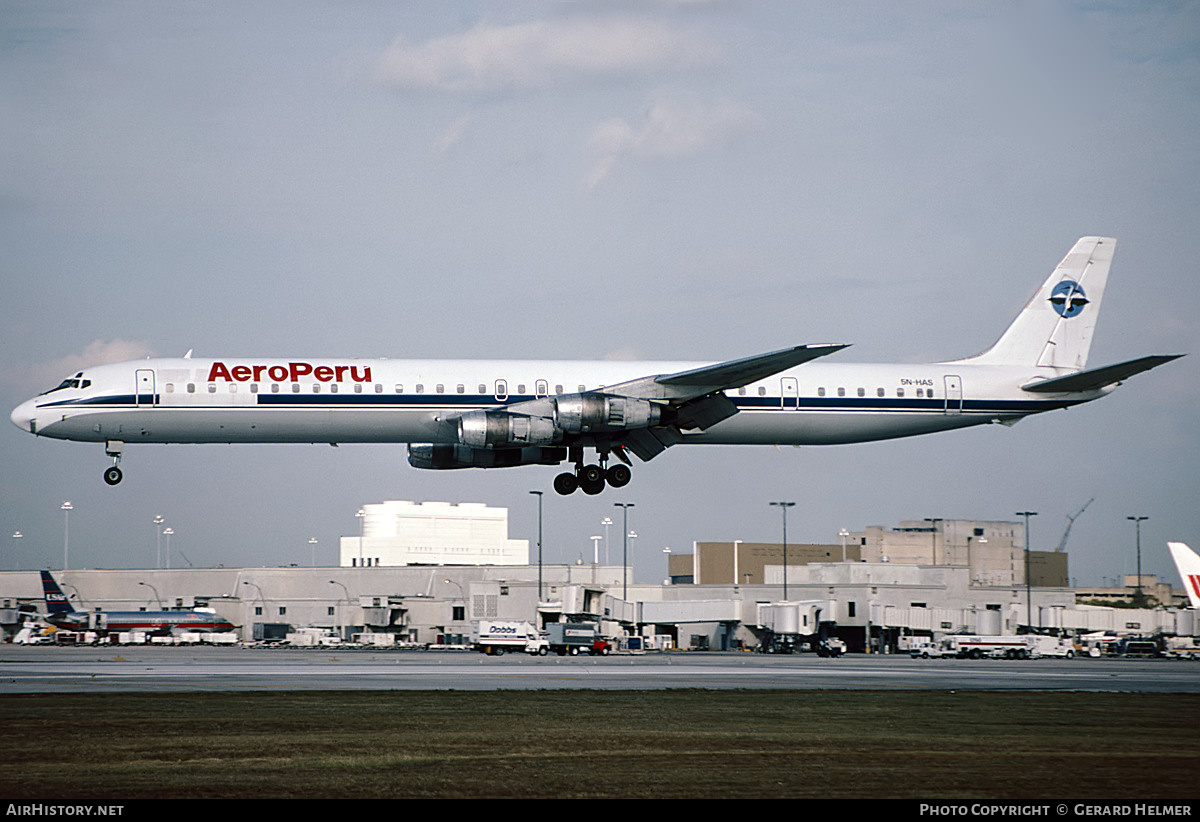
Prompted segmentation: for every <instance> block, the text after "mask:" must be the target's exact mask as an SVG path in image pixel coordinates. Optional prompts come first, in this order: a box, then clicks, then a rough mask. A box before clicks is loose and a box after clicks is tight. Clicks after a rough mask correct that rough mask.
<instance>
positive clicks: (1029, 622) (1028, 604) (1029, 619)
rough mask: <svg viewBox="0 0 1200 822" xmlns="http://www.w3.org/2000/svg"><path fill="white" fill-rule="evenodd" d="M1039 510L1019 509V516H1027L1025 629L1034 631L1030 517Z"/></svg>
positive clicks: (1034, 515) (1030, 631) (1029, 631)
mask: <svg viewBox="0 0 1200 822" xmlns="http://www.w3.org/2000/svg"><path fill="white" fill-rule="evenodd" d="M1037 515H1038V513H1037V511H1018V512H1017V516H1018V517H1025V622H1026V627H1025V630H1026V632H1027V633H1031V634H1032V633H1033V583H1032V582H1031V581H1030V579H1029V518H1030V517H1036V516H1037Z"/></svg>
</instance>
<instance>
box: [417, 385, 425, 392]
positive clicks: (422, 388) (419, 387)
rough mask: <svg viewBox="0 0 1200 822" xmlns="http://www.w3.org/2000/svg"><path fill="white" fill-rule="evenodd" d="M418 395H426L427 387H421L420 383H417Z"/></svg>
mask: <svg viewBox="0 0 1200 822" xmlns="http://www.w3.org/2000/svg"><path fill="white" fill-rule="evenodd" d="M417 393H418V394H424V393H425V386H423V385H421V384H420V383H417Z"/></svg>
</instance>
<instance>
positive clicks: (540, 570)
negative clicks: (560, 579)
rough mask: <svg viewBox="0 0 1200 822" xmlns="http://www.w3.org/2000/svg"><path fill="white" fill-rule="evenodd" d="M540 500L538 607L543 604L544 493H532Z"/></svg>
mask: <svg viewBox="0 0 1200 822" xmlns="http://www.w3.org/2000/svg"><path fill="white" fill-rule="evenodd" d="M529 493H531V494H533V495H534V496H536V497H537V498H538V605H539V607H540V606H541V602H542V494H543V493H545V492H543V491H530V492H529Z"/></svg>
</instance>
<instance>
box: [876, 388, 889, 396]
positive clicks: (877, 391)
mask: <svg viewBox="0 0 1200 822" xmlns="http://www.w3.org/2000/svg"><path fill="white" fill-rule="evenodd" d="M886 394H887V392H886V391H884V390H883V389H882V388H876V389H875V396H877V397H882V396H885V395H886Z"/></svg>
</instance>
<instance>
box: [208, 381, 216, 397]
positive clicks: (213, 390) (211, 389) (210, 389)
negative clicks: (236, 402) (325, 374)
mask: <svg viewBox="0 0 1200 822" xmlns="http://www.w3.org/2000/svg"><path fill="white" fill-rule="evenodd" d="M208 393H210V394H215V393H217V384H216V383H215V382H210V383H209V384H208Z"/></svg>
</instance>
